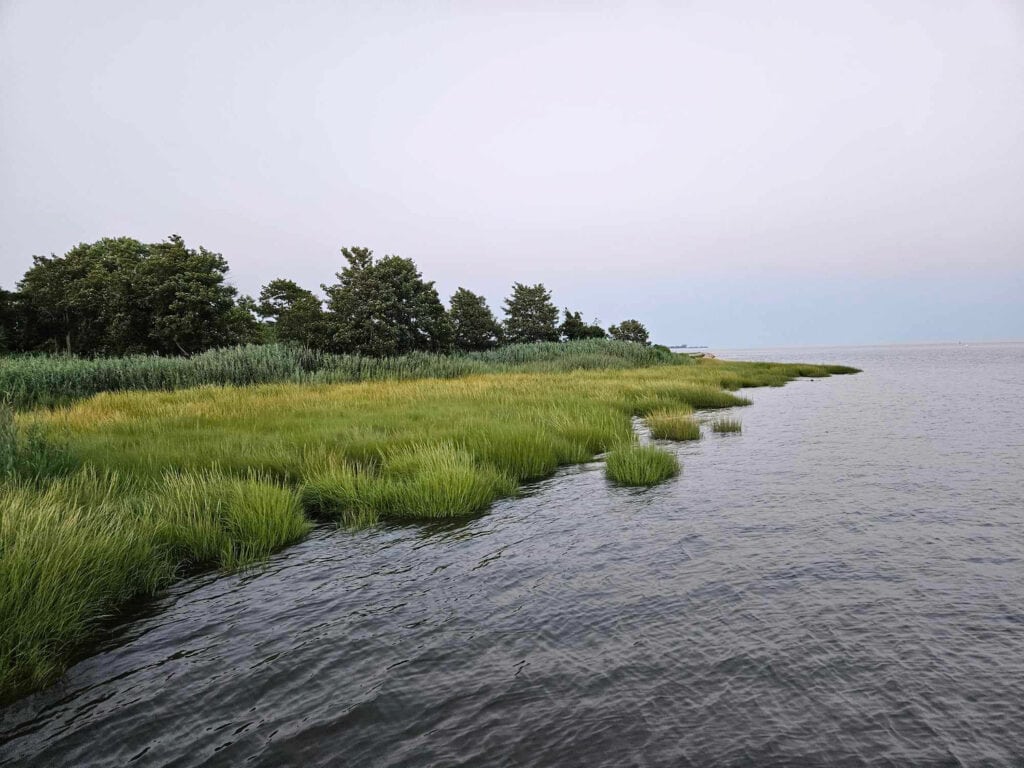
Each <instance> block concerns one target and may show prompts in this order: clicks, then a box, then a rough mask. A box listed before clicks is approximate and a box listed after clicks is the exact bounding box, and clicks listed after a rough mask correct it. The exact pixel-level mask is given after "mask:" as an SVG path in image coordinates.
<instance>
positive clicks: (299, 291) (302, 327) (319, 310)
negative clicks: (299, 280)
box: [256, 278, 328, 348]
mask: <svg viewBox="0 0 1024 768" xmlns="http://www.w3.org/2000/svg"><path fill="white" fill-rule="evenodd" d="M256 313H257V314H258V315H259V316H260V317H262V318H263V319H264V320H268V321H270V326H271V328H272V338H274V339H275V340H277V341H284V342H292V343H295V344H302V345H303V346H306V347H312V348H319V347H323V346H325V345H326V344H327V333H328V331H327V328H326V325H325V315H324V309H323V304H322V303H321V301H320V299H319V298H317V297H316V295H315V294H314V293H313V292H312V291H309V290H306V289H305V288H302V287H301V286H299V285H298V284H296V283H295V282H293V281H291V280H285V279H281V278H279V279H277V280H271V281H270V282H269V283H267V284H266V285H265V286H263V290H261V291H260V298H259V303H258V304H257V305H256Z"/></svg>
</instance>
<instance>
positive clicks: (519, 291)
mask: <svg viewBox="0 0 1024 768" xmlns="http://www.w3.org/2000/svg"><path fill="white" fill-rule="evenodd" d="M504 309H505V338H506V339H507V340H508V341H510V342H513V343H524V342H533V341H558V337H559V331H558V307H556V306H555V305H554V304H553V303H552V302H551V292H550V291H548V289H547V288H545V287H544V284H543V283H537V284H536V285H524V284H523V283H513V284H512V295H511V296H509V297H508V298H507V299H505V305H504Z"/></svg>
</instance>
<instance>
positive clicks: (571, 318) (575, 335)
mask: <svg viewBox="0 0 1024 768" xmlns="http://www.w3.org/2000/svg"><path fill="white" fill-rule="evenodd" d="M558 330H559V332H560V333H561V335H562V338H563V339H565V340H566V341H577V340H579V339H603V338H604V337H605V332H604V329H603V328H601V326H599V325H598V324H597V321H596V320H595V321H594V322H593V323H589V324H588V323H585V322H583V315H582V314H581V313H580V312H570V311H569V308H568V307H566V309H565V319H564V320H563V321H562V324H561V325H560V326H559V327H558Z"/></svg>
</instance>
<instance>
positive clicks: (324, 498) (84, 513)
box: [0, 342, 829, 700]
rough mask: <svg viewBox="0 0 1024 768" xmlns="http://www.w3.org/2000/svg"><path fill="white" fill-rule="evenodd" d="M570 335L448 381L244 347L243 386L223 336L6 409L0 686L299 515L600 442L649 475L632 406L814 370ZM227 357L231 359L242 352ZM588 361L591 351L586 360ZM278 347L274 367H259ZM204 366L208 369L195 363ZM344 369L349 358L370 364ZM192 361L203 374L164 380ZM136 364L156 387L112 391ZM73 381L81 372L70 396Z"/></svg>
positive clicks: (560, 457)
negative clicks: (673, 353)
mask: <svg viewBox="0 0 1024 768" xmlns="http://www.w3.org/2000/svg"><path fill="white" fill-rule="evenodd" d="M581 344H583V345H584V346H571V345H567V344H562V345H555V346H558V347H559V349H561V350H564V351H562V352H560V353H559V355H556V356H552V355H551V354H550V353H549V352H548V351H545V350H546V349H547V348H545V347H543V346H540V347H515V346H512V347H506V348H503V349H499V350H495V351H492V352H487V353H480V355H479V356H476V357H472V356H471V357H465V358H463V357H452V358H445V360H447V361H449V362H451V363H452V364H459V363H461V364H463V365H466V366H467V367H468V368H469V369H470V371H471V370H472V367H473V366H480V367H481V368H483V369H486V367H487V366H492V367H493V369H495V370H504V371H509V372H505V373H503V375H500V376H495V375H471V376H463V377H461V378H453V377H454V376H456V375H458V374H457V373H456V372H453V371H451V370H449V371H448V372H447V373H445V374H442V371H443V370H444V369H443V368H441V366H443V365H444V364H446V363H444V362H442V361H441V360H435V359H433V358H408V359H407V361H406V362H405V363H398V362H396V361H376V363H375V364H379V365H380V366H381V367H380V368H376V369H372V370H373V371H374V374H373V376H376V375H377V374H378V373H380V372H381V371H385V370H386V371H389V373H390V374H392V378H384V377H380V378H374V380H361V381H356V382H352V383H331V382H332V381H333V380H334V377H337V378H338V379H343V378H344V377H346V376H351V375H353V373H352V369H351V368H342V367H340V366H341V365H342V363H340V362H338V361H335V360H333V359H329V358H312V359H313V360H314V362H315V364H314V365H312V366H307V368H309V367H311V368H313V370H308V369H307V368H301V366H297V365H295V364H294V363H295V361H296V358H291V357H288V355H290V354H292V352H286V351H285V349H284V348H266V347H263V348H259V352H260V353H268V354H270V355H271V357H269V358H267V359H266V360H265V364H266V366H267V367H266V368H265V369H262V370H264V375H267V376H277V377H279V378H280V379H284V380H285V381H277V382H276V383H258V384H254V385H252V386H244V387H238V386H223V384H225V383H227V382H225V381H224V379H228V378H229V377H230V376H231V375H235V373H237V371H236V370H235V369H233V368H232V366H231V364H230V360H232V359H234V360H236V361H237V360H238V359H239V358H237V357H236V358H232V357H231V356H230V355H231V353H223V354H224V355H225V356H224V357H217V356H216V355H214V356H213V358H212V359H206V360H205V361H204V360H202V359H201V358H202V357H203V356H200V358H192V359H190V360H187V361H172V362H170V363H166V362H164V361H163V359H160V360H159V361H153V359H150V358H146V359H145V360H146V361H148V362H145V363H141V362H140V363H139V366H140V367H139V368H138V369H135V370H132V368H131V364H130V363H126V364H125V365H126V367H125V368H124V373H123V374H119V375H123V376H125V377H126V378H123V379H120V380H119V379H117V378H116V377H115V378H114V379H113V381H114V382H115V383H116V384H117V386H110V387H109V388H110V389H112V390H117V391H103V392H100V393H99V394H97V395H95V396H93V397H91V398H88V399H82V400H78V401H76V402H73V403H71V404H70V405H67V406H64V407H61V408H59V409H54V410H35V411H30V412H27V413H19V414H13V413H12V412H11V410H10V409H9V408H8V409H7V410H6V411H5V412H4V414H3V416H2V418H0V471H2V473H3V477H4V478H5V479H3V480H2V481H0V700H8V699H10V698H13V697H14V696H16V695H18V694H19V693H21V692H24V691H28V690H32V689H34V688H38V687H40V686H42V685H45V684H47V683H48V682H51V681H52V680H54V679H55V678H56V677H57V676H58V675H59V674H60V672H61V670H63V669H64V667H65V666H66V664H67V663H69V661H70V660H71V659H73V658H74V657H75V655H76V654H78V653H81V652H82V650H83V649H84V647H85V645H84V644H85V643H87V642H88V641H89V638H91V637H95V634H96V632H97V631H99V630H100V629H101V628H102V627H103V626H104V622H105V621H106V620H107V617H109V616H111V615H112V614H114V613H115V612H116V611H117V610H118V609H119V607H120V606H122V605H124V604H125V602H126V601H128V600H130V599H132V598H136V597H139V596H144V595H150V594H153V593H154V592H155V591H157V590H159V589H160V588H161V587H163V586H164V585H166V584H168V583H169V582H171V581H173V580H174V579H175V578H177V577H179V576H180V575H181V574H182V573H184V572H187V571H189V570H191V569H195V568H203V567H222V568H237V567H240V566H244V565H246V564H248V563H252V562H255V561H258V560H259V559H261V558H263V557H265V556H266V555H267V554H269V553H270V552H273V551H274V550H276V549H279V548H280V547H283V546H285V545H287V544H288V543H289V542H292V541H296V540H298V539H301V538H302V537H303V536H304V535H305V533H306V531H307V530H308V529H309V526H310V525H311V520H316V519H323V520H330V521H337V522H338V523H341V524H344V525H368V524H373V523H375V522H376V521H378V520H390V521H398V522H401V521H410V520H412V521H415V520H434V519H439V518H452V517H460V516H465V515H470V514H475V513H478V512H480V511H482V510H485V509H486V508H487V507H488V505H490V503H491V502H492V501H493V500H494V499H496V498H499V497H502V496H509V495H512V494H514V493H515V492H516V490H517V488H518V487H519V485H520V484H521V483H523V482H526V481H528V480H533V479H536V478H541V477H545V476H548V475H550V474H551V473H552V472H554V471H555V469H556V468H557V467H559V466H561V465H566V464H573V463H580V462H585V461H589V460H591V459H593V458H594V457H595V456H597V455H599V454H601V453H605V452H609V451H610V452H611V453H610V454H609V456H608V472H609V477H611V478H612V479H613V480H614V481H616V482H623V483H630V484H635V483H640V484H646V483H649V482H656V481H658V480H661V479H665V478H666V477H669V476H671V475H672V474H674V473H675V472H677V471H678V464H677V462H676V460H675V457H674V456H672V455H671V454H670V453H667V452H664V451H662V450H660V449H658V448H653V447H647V448H640V447H638V446H635V445H632V444H631V442H632V440H633V439H634V438H633V433H632V424H631V420H632V418H634V417H637V416H639V417H645V418H653V419H654V421H655V422H657V421H658V419H659V418H664V417H665V416H664V415H665V414H674V415H675V416H679V415H680V414H684V413H688V412H689V411H690V410H691V409H694V408H722V407H733V406H737V405H742V404H744V403H745V402H747V401H746V400H744V399H742V398H740V397H737V396H736V395H734V394H732V393H731V392H730V391H727V390H734V389H737V388H739V387H753V386H760V385H765V384H769V385H775V384H778V383H780V382H782V381H785V380H787V379H790V378H793V377H794V376H797V375H813V376H826V375H828V373H829V371H828V369H826V368H822V367H808V366H764V365H760V364H758V365H755V366H751V365H746V364H742V363H724V362H719V361H705V362H702V363H699V364H686V363H685V362H684V363H681V364H660V365H657V364H656V365H654V366H653V367H651V366H648V367H642V368H637V367H635V366H636V365H638V364H644V362H645V361H650V362H653V363H664V362H669V361H666V360H664V359H663V358H662V353H660V352H658V351H657V350H652V349H650V348H646V347H642V346H640V345H636V344H632V345H630V344H625V345H623V346H617V345H615V344H613V343H611V342H596V343H595V342H581ZM588 344H595V345H594V346H586V345H588ZM275 349H276V350H277V351H276V352H275V351H274V350H275ZM233 354H236V355H239V356H240V359H241V360H243V361H245V362H244V363H241V364H240V365H241V366H242V367H243V369H244V366H245V365H247V364H248V363H250V362H251V361H252V359H253V357H251V356H250V355H254V354H255V352H252V351H244V350H243V351H241V352H238V351H236V352H235V353H233ZM276 355H280V357H277V356H276ZM598 358H600V360H602V361H604V362H605V363H606V364H607V365H608V366H610V367H606V368H604V369H600V370H597V369H594V368H595V367H596V361H597V359H598ZM256 359H260V358H259V357H258V356H257V358H256ZM303 359H305V358H299V360H303ZM281 360H284V361H286V362H288V363H289V364H290V365H291V367H289V365H286V364H281V365H280V366H279V367H275V366H277V365H278V364H279V363H280V361H281ZM413 360H420V361H423V360H429V362H426V363H424V366H425V367H426V369H427V370H430V372H431V373H433V374H435V375H437V376H439V377H440V376H443V377H441V378H433V379H431V378H421V379H417V380H415V381H406V380H401V379H402V378H404V374H405V373H409V375H411V372H409V371H404V372H401V369H400V366H401V365H412V364H413V363H412V361H413ZM316 361H319V362H316ZM357 361H358V363H357ZM30 362H31V361H30ZM671 362H675V360H673V361H671ZM39 364H40V365H41V368H40V369H39V370H40V373H39V375H40V376H42V377H44V378H43V379H42V380H41V381H42V383H41V384H40V383H38V382H36V383H33V384H32V385H31V387H30V388H29V390H28V391H31V392H34V393H36V394H35V395H34V397H36V398H37V399H38V400H46V399H47V398H50V399H53V397H54V396H55V394H56V393H57V392H58V391H59V387H60V386H63V385H55V384H53V380H48V379H46V378H45V377H46V376H48V375H50V371H51V370H52V369H49V368H47V365H49V364H50V362H49V361H44V362H42V363H39ZM74 364H75V365H82V366H89V365H96V366H102V365H105V364H111V365H112V364H113V363H105V362H104V361H93V362H87V361H76V362H75V363H74ZM168 364H169V365H171V366H182V368H180V369H177V372H176V373H175V374H174V376H170V377H169V378H161V377H160V375H155V376H154V378H148V376H149V373H143V371H148V372H152V371H165V370H167V369H162V368H161V367H160V366H162V365H168ZM221 364H222V365H223V367H221V368H216V367H215V370H216V371H218V372H217V373H216V374H212V373H210V369H207V368H204V367H203V366H205V365H211V366H216V365H221ZM350 364H351V365H357V364H358V365H362V364H367V365H369V363H368V362H367V361H366V359H363V358H357V359H351V358H349V359H348V362H346V363H344V365H350ZM148 365H152V368H147V367H146V366H148ZM317 365H320V367H319V368H318V367H317ZM334 365H337V366H339V367H332V366H334ZM434 365H436V366H438V367H437V368H429V366H434ZM628 365H632V366H634V367H633V368H632V369H631V370H624V367H626V366H628ZM189 366H196V367H194V368H192V367H189ZM388 366H392V367H390V368H389V367H388ZM516 366H519V367H518V368H517V367H516ZM245 370H251V369H245ZM257 370H260V369H259V368H257ZM300 370H301V374H300V373H299V372H298V371H300ZM420 370H423V369H420ZM232 371H234V372H235V373H229V372H232ZM510 371H518V372H510ZM524 371H527V372H524ZM552 371H554V372H552ZM204 372H205V373H204ZM268 372H269V373H268ZM398 372H401V375H396V374H397V373H398ZM462 372H466V371H465V370H463V371H462ZM365 374H366V372H365V371H358V372H357V373H356V375H354V376H353V377H354V378H362V379H368V378H372V376H367V375H365ZM62 375H67V378H66V379H61V381H66V382H67V386H69V387H74V386H75V385H74V377H73V376H72V375H70V374H62ZM207 375H208V376H209V377H210V378H211V379H213V380H215V381H217V385H215V386H211V385H210V384H209V383H208V384H206V385H205V386H198V387H192V388H187V389H179V390H176V391H171V390H174V388H175V387H177V386H183V385H184V384H185V383H186V382H189V381H192V380H193V379H191V378H190V377H192V376H195V377H196V378H200V379H202V377H203V376H207ZM240 375H241V374H240ZM175 376H180V377H181V378H175ZM218 377H219V378H218ZM250 377H251V378H257V377H255V376H252V374H251V373H245V374H244V375H243V382H240V383H246V382H247V379H248V378H250ZM289 377H295V379H297V380H298V381H291V380H289ZM300 382H301V383H300ZM107 383H108V384H109V383H110V381H108V382H107ZM137 383H143V384H144V385H145V386H143V387H142V389H155V390H158V391H121V390H124V389H126V388H127V387H128V386H129V385H134V384H137ZM89 387H92V388H96V387H97V380H93V382H92V384H89V385H87V386H86V387H85V388H84V391H83V390H78V391H77V394H79V395H83V394H87V393H88V390H89ZM30 399H31V398H30ZM687 418H688V417H687Z"/></svg>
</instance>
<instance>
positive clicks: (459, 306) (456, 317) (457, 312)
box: [448, 288, 502, 352]
mask: <svg viewBox="0 0 1024 768" xmlns="http://www.w3.org/2000/svg"><path fill="white" fill-rule="evenodd" d="M450 305H451V308H450V309H449V310H448V316H449V317H450V318H451V323H452V334H453V336H452V338H453V341H454V346H455V349H458V350H460V351H463V352H476V351H481V350H485V349H493V348H494V347H496V346H498V344H500V343H501V339H502V331H501V324H500V323H498V321H497V320H496V319H495V317H494V313H492V312H491V309H490V307H488V306H487V299H485V298H484V297H483V296H480V295H478V294H475V293H473V292H472V291H470V290H467V289H465V288H459V289H458V290H457V291H455V293H454V294H452V298H451V302H450Z"/></svg>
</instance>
